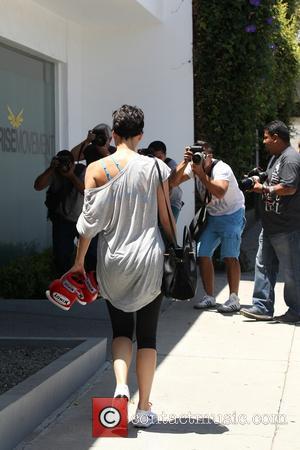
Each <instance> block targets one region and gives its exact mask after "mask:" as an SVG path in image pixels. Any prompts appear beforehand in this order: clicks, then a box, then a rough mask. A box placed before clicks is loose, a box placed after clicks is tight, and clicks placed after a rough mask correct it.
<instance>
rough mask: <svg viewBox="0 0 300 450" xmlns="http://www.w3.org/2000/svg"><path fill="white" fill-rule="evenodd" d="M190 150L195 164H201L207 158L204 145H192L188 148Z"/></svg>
mask: <svg viewBox="0 0 300 450" xmlns="http://www.w3.org/2000/svg"><path fill="white" fill-rule="evenodd" d="M187 149H188V150H190V151H191V152H193V156H192V161H193V163H194V164H197V165H199V164H201V163H202V161H204V160H205V158H206V153H205V147H204V145H190V146H188V147H187Z"/></svg>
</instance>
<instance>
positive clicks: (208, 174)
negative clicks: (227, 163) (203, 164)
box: [195, 159, 219, 205]
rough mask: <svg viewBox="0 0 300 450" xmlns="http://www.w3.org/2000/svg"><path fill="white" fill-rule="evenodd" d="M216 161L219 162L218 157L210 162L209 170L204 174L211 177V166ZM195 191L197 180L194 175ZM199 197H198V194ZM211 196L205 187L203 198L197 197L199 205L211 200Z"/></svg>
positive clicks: (212, 166) (213, 165)
mask: <svg viewBox="0 0 300 450" xmlns="http://www.w3.org/2000/svg"><path fill="white" fill-rule="evenodd" d="M218 162H219V159H215V160H214V161H213V162H212V163H211V166H210V169H209V171H208V172H207V173H206V175H207V176H208V177H209V178H210V177H211V174H212V171H213V168H214V167H215V165H216V164H218ZM197 191H198V189H197V181H196V177H195V192H197ZM199 197H200V196H199ZM211 197H212V195H211V193H210V192H209V191H208V190H207V189H206V188H205V194H204V199H203V200H201V199H200V198H199V201H200V203H201V205H207V204H208V203H209V202H210V201H211Z"/></svg>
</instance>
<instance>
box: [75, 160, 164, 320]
mask: <svg viewBox="0 0 300 450" xmlns="http://www.w3.org/2000/svg"><path fill="white" fill-rule="evenodd" d="M157 162H158V164H159V167H160V170H161V174H162V178H163V181H165V180H166V179H167V178H168V177H169V173H170V169H169V168H168V167H167V166H166V164H164V163H163V162H162V161H160V160H159V159H157ZM99 164H100V163H99ZM158 186H159V176H158V171H157V168H156V166H155V162H154V158H149V157H148V156H142V155H138V154H137V155H135V156H134V158H132V159H131V160H130V161H129V162H128V163H127V165H126V166H125V167H124V169H122V170H121V172H120V173H118V174H117V175H116V176H115V177H114V178H113V179H112V180H110V181H108V182H107V183H106V184H105V185H103V186H101V187H98V188H93V189H86V190H85V196H84V205H83V210H82V214H81V215H80V217H79V219H78V222H77V230H78V232H79V234H80V235H83V236H85V237H87V238H92V237H94V236H95V235H96V234H97V233H99V238H98V252H97V256H98V261H97V280H98V283H99V287H100V292H101V294H102V296H103V297H104V298H107V299H108V300H109V301H110V302H111V303H112V305H114V306H115V307H116V308H118V309H121V310H122V311H127V312H132V311H137V310H139V309H140V308H142V307H143V306H145V305H147V304H148V303H150V302H151V301H152V300H154V299H155V298H156V297H157V296H158V295H159V293H160V292H161V283H162V274H163V253H164V243H163V240H162V237H161V234H160V231H159V228H158V207H157V189H158Z"/></svg>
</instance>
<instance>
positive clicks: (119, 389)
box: [114, 384, 130, 400]
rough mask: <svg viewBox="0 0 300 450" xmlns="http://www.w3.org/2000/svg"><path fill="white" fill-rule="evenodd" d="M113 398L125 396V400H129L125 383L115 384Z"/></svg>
mask: <svg viewBox="0 0 300 450" xmlns="http://www.w3.org/2000/svg"><path fill="white" fill-rule="evenodd" d="M114 398H127V400H130V393H129V388H128V386H127V384H117V386H116V389H115V393H114Z"/></svg>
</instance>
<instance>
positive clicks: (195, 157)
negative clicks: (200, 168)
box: [192, 152, 204, 165]
mask: <svg viewBox="0 0 300 450" xmlns="http://www.w3.org/2000/svg"><path fill="white" fill-rule="evenodd" d="M203 158H204V155H203V153H200V152H197V153H194V154H193V156H192V161H193V163H194V164H198V165H199V164H201V161H202V159H203Z"/></svg>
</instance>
